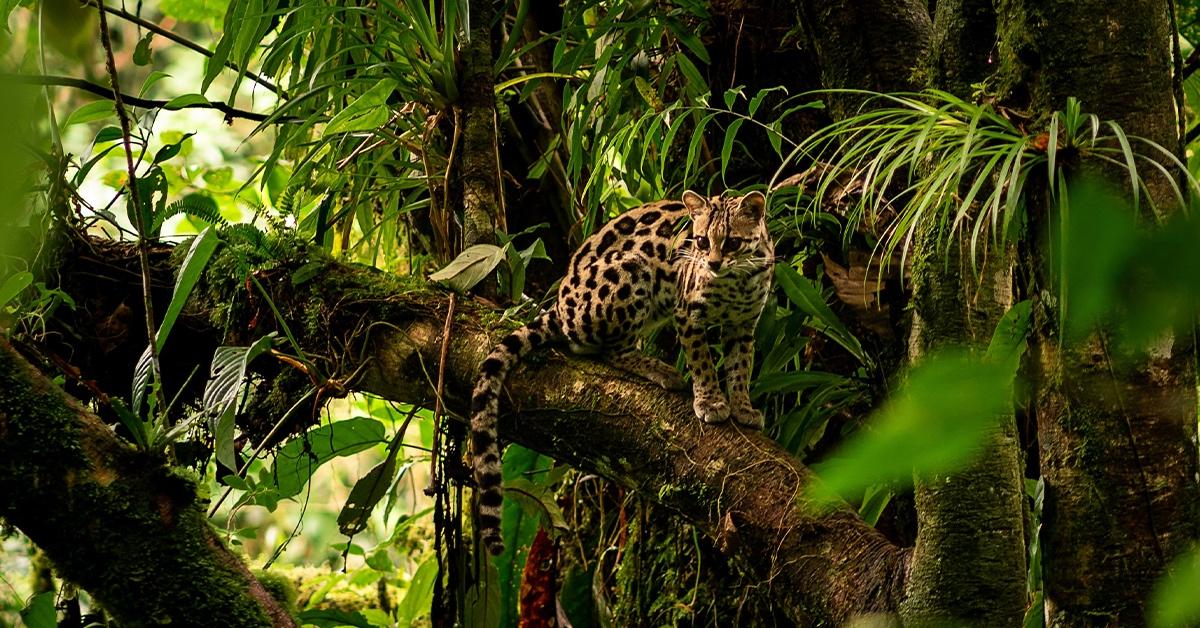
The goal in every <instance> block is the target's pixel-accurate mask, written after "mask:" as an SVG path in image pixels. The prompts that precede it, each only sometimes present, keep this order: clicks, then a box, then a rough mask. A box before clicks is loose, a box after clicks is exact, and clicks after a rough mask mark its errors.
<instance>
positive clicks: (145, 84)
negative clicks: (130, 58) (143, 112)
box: [138, 70, 171, 97]
mask: <svg viewBox="0 0 1200 628" xmlns="http://www.w3.org/2000/svg"><path fill="white" fill-rule="evenodd" d="M170 77H171V75H170V74H167V73H166V72H160V71H158V70H155V71H153V72H151V73H150V74H149V75H147V76H146V80H144V81H142V88H141V89H140V90H138V96H142V97H145V95H146V94H149V93H150V88H151V87H154V84H155V83H157V82H159V81H161V80H163V79H165V78H170Z"/></svg>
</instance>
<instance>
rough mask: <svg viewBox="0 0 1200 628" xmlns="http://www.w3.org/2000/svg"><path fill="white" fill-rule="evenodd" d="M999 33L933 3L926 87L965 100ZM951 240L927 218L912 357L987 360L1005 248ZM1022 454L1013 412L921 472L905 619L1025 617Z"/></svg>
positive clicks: (916, 271) (999, 620)
mask: <svg viewBox="0 0 1200 628" xmlns="http://www.w3.org/2000/svg"><path fill="white" fill-rule="evenodd" d="M994 38H995V14H994V12H992V6H991V3H990V2H979V1H975V0H945V1H943V2H939V3H938V6H937V13H936V19H935V23H934V29H933V36H932V38H931V45H930V50H929V58H928V60H927V61H926V66H925V67H926V68H927V70H928V78H929V81H930V84H931V86H932V87H937V88H941V89H946V90H948V91H951V92H953V93H956V94H957V95H959V96H960V97H964V98H969V97H970V93H969V92H970V86H971V85H972V84H974V83H977V82H979V81H981V80H983V78H985V77H986V75H987V72H988V62H987V58H988V56H989V54H990V50H989V46H988V45H987V42H990V41H993V40H994ZM964 231H967V228H965V227H964ZM951 237H952V239H951V241H949V242H944V241H943V240H944V239H945V238H946V234H944V233H940V232H939V229H938V228H937V226H936V224H934V223H932V222H927V223H926V224H925V225H924V227H923V228H922V231H921V233H920V237H918V238H917V241H916V243H915V249H916V250H915V261H914V262H913V266H912V280H913V301H912V302H913V326H912V335H911V339H910V340H911V342H910V346H909V349H910V357H911V358H912V360H913V361H914V362H919V361H920V360H921V359H922V358H923V357H924V356H925V355H926V354H927V353H929V352H930V351H936V350H937V349H940V348H945V347H953V346H959V347H966V348H969V349H970V350H971V351H973V352H974V353H975V354H976V355H982V353H983V351H984V349H986V347H987V345H988V341H989V340H990V338H991V336H992V333H993V330H995V328H996V325H997V323H998V322H999V321H1000V318H1001V317H1002V316H1003V315H1004V313H1005V312H1006V311H1007V310H1008V308H1009V307H1011V306H1012V303H1013V276H1012V262H1013V256H1012V254H1011V251H1009V250H1007V249H1006V248H1005V247H1003V246H996V245H992V246H991V250H989V251H987V254H986V255H983V256H981V257H980V258H978V259H976V260H974V263H972V261H973V260H972V259H971V257H970V256H971V253H970V243H969V240H968V237H969V236H968V235H966V233H963V232H960V233H958V234H955V235H953V236H951ZM1020 453H1021V452H1020V443H1019V439H1018V435H1017V429H1016V422H1015V417H1014V415H1013V413H1012V412H1011V411H1009V412H1008V413H1006V414H1005V415H1004V416H1001V417H997V420H996V423H995V427H994V428H993V429H992V431H991V432H990V433H989V435H988V437H987V439H986V440H985V441H984V443H983V445H982V447H981V448H980V450H979V452H978V455H977V457H976V458H975V461H974V462H973V463H972V464H971V465H970V466H968V467H967V468H964V469H962V470H960V471H957V472H955V473H950V474H939V475H935V476H933V477H929V478H924V479H922V478H917V481H916V504H917V522H918V531H917V542H916V547H915V549H914V551H913V568H912V572H911V574H910V578H909V581H908V588H907V597H906V599H905V601H904V605H903V607H902V610H901V614H902V616H903V617H904V619H905V621H906V622H907V623H910V624H914V625H925V624H934V625H941V624H943V623H946V622H949V623H954V624H956V625H957V624H967V625H975V626H1013V625H1018V624H1020V622H1021V618H1022V615H1023V614H1024V612H1025V608H1026V602H1027V599H1026V598H1027V596H1026V583H1025V571H1026V565H1025V555H1026V550H1025V536H1026V535H1025V526H1024V519H1023V509H1022V501H1023V499H1024V490H1023V489H1024V483H1023V478H1022V474H1021V463H1020Z"/></svg>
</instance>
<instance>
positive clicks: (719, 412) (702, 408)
mask: <svg viewBox="0 0 1200 628" xmlns="http://www.w3.org/2000/svg"><path fill="white" fill-rule="evenodd" d="M692 409H693V410H695V411H696V417H697V418H699V419H700V420H701V421H704V422H705V423H720V422H722V421H724V420H725V419H728V418H729V404H727V403H725V400H724V399H721V398H716V399H710V398H704V397H697V398H696V401H695V402H694V403H692Z"/></svg>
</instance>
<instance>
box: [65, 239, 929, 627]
mask: <svg viewBox="0 0 1200 628" xmlns="http://www.w3.org/2000/svg"><path fill="white" fill-rule="evenodd" d="M101 254H103V255H108V256H112V259H106V260H105V261H104V262H103V263H104V265H105V266H107V267H111V268H124V267H127V266H128V265H129V263H130V261H129V259H130V258H131V257H132V251H130V250H129V249H128V248H127V247H125V248H118V247H108V248H104V249H102V250H101ZM229 257H232V254H231V252H230V251H229V250H228V249H226V250H224V252H223V253H221V252H219V253H218V255H217V257H216V258H214V260H213V261H212V262H210V265H209V276H208V277H207V278H206V281H205V284H204V286H205V287H204V289H203V295H202V296H201V298H194V299H193V302H192V303H191V304H190V305H189V309H188V310H187V311H185V314H186V316H187V318H188V319H189V321H190V323H189V325H188V328H189V331H188V332H187V333H189V334H197V336H195V337H189V336H180V337H178V338H173V339H172V340H171V342H170V343H168V344H171V343H176V344H175V346H176V347H177V352H175V353H174V354H173V355H174V356H185V357H183V358H182V359H184V360H187V363H186V364H185V363H179V364H175V363H172V359H180V358H179V357H175V358H172V353H171V352H166V353H164V356H166V357H165V359H166V360H167V361H166V362H165V363H164V369H166V370H167V375H169V374H170V373H171V372H172V371H179V370H182V371H183V372H190V370H191V369H192V368H193V367H194V366H195V364H194V360H195V357H194V356H195V355H196V354H197V351H199V349H197V350H196V351H191V350H183V349H181V348H179V347H180V346H181V345H182V344H191V343H196V346H197V347H199V346H211V345H213V344H219V343H225V342H228V343H245V342H246V341H247V340H248V339H249V338H251V337H254V338H256V337H260V336H261V335H262V334H264V333H268V332H270V331H273V330H277V329H279V324H278V322H277V321H276V320H275V317H274V314H273V310H272V306H273V308H274V309H277V310H278V311H279V312H280V315H281V316H282V318H283V320H285V321H286V322H287V324H288V327H289V329H290V330H291V331H292V333H293V335H294V337H295V338H296V339H297V341H298V342H299V343H300V345H301V347H302V348H303V349H304V350H305V352H306V353H308V354H309V357H310V358H312V359H314V360H317V361H319V362H320V363H323V364H329V365H331V367H330V369H329V371H331V372H330V377H332V378H336V379H337V380H338V381H340V382H343V383H345V384H347V385H348V387H349V388H352V389H354V390H358V391H363V392H369V393H373V394H377V395H380V396H382V397H385V398H388V399H391V400H394V401H398V402H406V403H412V404H417V405H423V406H427V407H432V406H433V400H434V388H435V386H434V384H433V382H434V381H436V377H437V374H438V371H439V364H438V361H439V355H440V353H441V350H442V344H443V338H442V329H443V325H444V322H445V316H446V309H447V305H448V299H447V298H446V295H445V294H444V293H443V292H441V291H438V290H431V289H429V288H428V287H426V286H421V285H413V284H411V283H408V284H405V283H403V281H401V280H399V279H397V278H396V277H393V276H391V275H388V274H385V273H380V272H378V271H374V270H372V269H368V268H361V267H353V266H348V265H344V264H340V263H337V262H333V261H325V262H322V264H323V265H322V267H321V269H320V271H319V272H317V273H316V274H315V275H310V276H311V278H310V279H308V280H307V281H306V282H305V283H304V284H303V286H302V287H301V288H298V287H297V286H295V285H293V283H292V277H293V273H294V272H295V270H296V269H297V268H299V267H300V266H302V265H305V264H306V263H308V262H312V261H314V260H313V259H312V257H311V256H309V255H306V254H301V255H299V256H298V259H295V260H294V261H292V262H289V263H287V264H283V265H279V264H273V265H271V267H270V268H262V269H260V270H258V271H255V276H256V278H257V279H258V280H259V282H260V283H261V284H263V285H264V286H265V287H266V289H267V291H268V293H269V296H270V299H271V300H272V302H273V303H272V304H271V305H268V304H267V303H266V302H265V300H264V299H263V298H262V295H260V294H258V293H256V292H253V293H251V292H247V291H246V288H245V286H246V283H245V281H244V280H242V279H241V278H239V277H237V276H228V275H229V270H228V269H230V268H233V267H235V266H236V265H235V264H228V263H226V261H225V259H226V258H229ZM81 259H83V261H80V262H78V263H80V264H93V263H95V262H94V257H93V256H87V257H86V258H81ZM158 259H160V260H162V261H164V262H166V258H165V257H159V258H158ZM315 261H320V260H315ZM73 263H75V262H69V264H73ZM174 263H178V256H176V259H175V262H174ZM308 268H309V269H310V271H311V269H312V268H313V267H312V266H308ZM169 271H170V269H169V267H167V265H166V264H164V268H163V269H162V271H161V272H163V273H164V275H165V274H166V273H167V272H169ZM310 271H306V274H308V272H310ZM63 272H64V273H72V274H75V273H79V272H84V271H82V270H80V269H73V268H71V267H70V265H68V266H67V267H66V268H64V269H63ZM161 283H162V284H164V286H169V285H170V282H169V281H162V282H161ZM85 289H86V288H85ZM135 289H136V285H135V284H133V283H129V282H128V280H126V283H125V284H123V287H121V288H119V290H126V291H133V290H135ZM117 290H118V288H117V287H116V285H110V286H108V287H106V289H105V291H104V296H105V298H108V299H112V298H114V292H116V291H117ZM130 294H135V293H133V292H130ZM79 298H80V300H81V302H82V301H83V300H85V299H86V298H87V296H86V295H83V294H81V295H79ZM208 318H211V319H212V320H214V321H216V322H215V323H214V324H212V325H211V326H210V327H209V329H207V330H204V329H200V327H201V326H202V325H200V323H199V321H203V320H207V319H208ZM491 318H492V315H491V313H490V310H489V309H488V308H486V307H485V306H482V305H480V304H478V303H476V302H473V301H470V300H466V301H464V300H461V299H460V300H459V302H458V305H457V307H456V308H455V316H454V320H453V323H452V326H451V331H450V334H449V336H450V338H449V342H448V344H447V359H446V362H445V365H444V368H445V397H444V400H445V407H446V410H447V413H448V414H449V415H451V416H455V415H457V416H459V417H461V416H464V415H465V414H466V411H467V402H468V399H469V393H470V390H471V386H472V384H473V381H474V379H475V377H476V374H477V372H478V365H479V363H480V362H481V361H482V359H483V357H484V355H485V354H486V352H487V350H488V349H489V348H490V347H491V346H492V344H493V343H494V342H495V341H496V340H497V339H498V338H499V336H500V335H502V334H503V333H505V331H507V329H508V328H509V327H510V325H509V324H501V323H497V322H490V323H488V322H484V321H488V320H491ZM78 324H79V325H82V324H83V323H78ZM222 330H229V332H228V334H226V333H225V332H223V331H222ZM135 331H136V330H135V329H133V328H131V333H130V336H131V337H130V339H129V340H128V342H130V343H137V342H139V340H138V339H136V338H133V337H132V336H133V332H135ZM181 333H182V332H181ZM73 349H74V350H75V352H76V353H75V358H76V361H77V363H83V362H85V361H86V356H85V355H84V354H85V353H87V352H90V351H94V350H95V349H94V348H88V347H73ZM209 351H210V352H211V349H209ZM110 355H111V354H110ZM135 358H136V355H133V356H131V359H135ZM530 362H531V363H530V364H528V365H527V366H525V367H523V368H520V369H518V370H517V371H516V372H515V373H514V374H513V376H512V377H511V378H510V383H509V386H508V396H507V397H506V403H505V405H504V408H505V412H504V414H503V416H502V417H501V425H500V428H501V434H502V435H504V437H505V438H506V439H510V440H512V441H515V442H518V443H521V444H522V445H525V446H526V447H529V448H531V449H533V450H536V451H538V452H540V453H543V454H545V455H548V456H550V457H553V458H555V459H557V460H561V461H563V462H567V463H570V464H572V465H574V466H576V467H578V468H580V469H583V470H587V471H590V472H595V473H598V474H600V475H602V476H604V477H606V478H608V479H611V480H613V481H615V482H617V483H618V484H620V485H622V486H624V487H627V488H629V489H632V490H634V491H637V493H638V494H639V495H641V496H642V497H643V498H645V499H649V500H652V501H654V502H657V503H661V504H664V505H666V506H668V507H670V508H672V509H673V510H674V511H676V512H677V513H679V514H680V515H681V516H682V517H684V518H685V519H687V520H689V521H691V522H694V523H695V524H696V525H697V526H698V527H699V528H700V529H701V530H703V531H704V532H705V533H707V534H708V535H710V536H711V537H712V538H713V539H715V540H716V542H717V545H718V547H720V548H722V549H723V551H725V552H726V553H727V554H729V555H730V556H731V557H733V558H735V559H737V560H739V561H740V562H741V563H742V564H744V565H747V566H748V567H749V568H751V569H753V570H754V571H755V572H756V573H758V574H759V575H760V576H761V577H762V578H763V581H764V583H769V586H770V587H771V591H772V594H773V595H775V596H776V599H777V600H778V604H779V608H781V609H786V612H787V614H789V615H790V616H791V617H793V618H794V619H795V620H796V621H797V623H799V624H800V625H824V624H838V623H841V622H843V621H845V620H847V619H848V618H850V617H853V616H855V615H858V614H862V613H868V612H885V613H886V612H892V611H894V610H895V609H897V608H898V607H899V604H900V601H901V598H902V596H903V591H904V582H905V579H906V575H907V569H908V554H907V552H906V551H905V550H903V549H901V548H898V547H896V546H895V545H893V544H891V543H890V542H888V541H887V540H886V539H885V538H884V537H883V536H882V535H881V534H879V533H878V532H876V531H875V530H874V529H873V528H871V527H870V526H869V525H867V524H866V523H864V522H863V521H862V520H861V519H859V518H858V516H857V515H856V514H854V513H853V512H852V511H850V510H849V509H843V510H838V511H836V512H833V513H831V514H828V515H825V516H814V515H812V514H810V513H809V512H807V511H806V510H804V509H803V508H802V506H801V505H800V504H799V494H800V490H801V489H802V487H803V486H805V485H806V484H807V483H808V482H810V481H811V480H812V473H811V472H810V471H809V470H808V469H807V468H805V467H804V466H803V465H801V464H800V463H799V462H798V461H796V460H795V459H794V458H792V457H791V456H790V455H789V454H788V453H786V452H785V451H784V450H782V449H781V448H780V447H779V446H778V445H776V444H775V443H773V442H771V441H770V440H769V439H767V438H765V437H764V436H762V435H761V434H759V433H744V432H741V431H739V430H737V429H736V428H735V427H733V426H731V425H720V426H709V425H702V424H701V423H700V422H699V421H697V420H696V418H695V417H694V416H693V415H692V413H691V410H690V407H691V403H690V400H689V399H688V398H686V397H685V396H684V395H681V394H675V393H665V392H663V391H662V390H661V389H660V388H657V387H655V386H652V385H650V384H647V383H644V382H641V381H637V380H632V379H630V378H629V377H628V376H626V375H624V374H623V373H621V372H619V371H616V370H613V369H611V368H608V367H606V366H603V365H601V364H599V363H597V362H594V361H591V360H586V359H581V358H575V357H565V356H562V355H560V354H558V353H557V352H551V354H550V355H549V356H548V357H539V358H536V359H531V361H530ZM538 362H540V363H538ZM364 365H365V368H361V367H363V366H364ZM103 368H104V369H105V370H109V371H111V370H119V369H121V368H123V367H122V366H121V365H115V364H113V363H112V361H111V360H108V361H106V362H105V363H104V367H103ZM129 368H130V369H132V365H129ZM201 368H203V367H201ZM354 373H357V376H353V377H352V376H351V374H354ZM84 376H85V377H90V376H91V374H89V373H85V374H84ZM168 379H169V377H168ZM112 385H113V386H116V385H119V384H116V383H114V384H112ZM268 385H269V383H268ZM252 413H253V411H252Z"/></svg>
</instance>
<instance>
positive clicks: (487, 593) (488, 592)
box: [463, 559, 516, 628]
mask: <svg viewBox="0 0 1200 628" xmlns="http://www.w3.org/2000/svg"><path fill="white" fill-rule="evenodd" d="M497 574H498V572H497V569H496V564H495V562H493V561H490V560H487V559H484V560H483V577H482V578H480V579H479V580H478V581H477V582H476V583H475V586H473V587H471V588H470V589H468V590H467V595H466V602H467V605H466V606H467V608H466V613H465V617H464V619H465V620H466V621H465V622H464V623H463V625H464V626H471V627H478V628H494V627H495V626H503V625H504V624H503V623H502V621H501V618H502V617H503V615H504V614H505V613H506V612H507V611H508V610H510V609H509V607H507V606H504V605H503V604H502V603H501V602H500V594H501V592H502V590H503V589H502V588H501V587H500V584H499V576H498V575H497ZM515 608H516V605H514V606H513V607H512V609H514V610H515Z"/></svg>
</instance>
